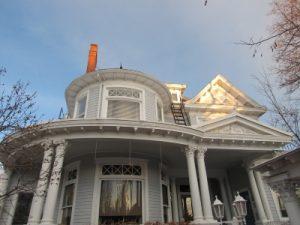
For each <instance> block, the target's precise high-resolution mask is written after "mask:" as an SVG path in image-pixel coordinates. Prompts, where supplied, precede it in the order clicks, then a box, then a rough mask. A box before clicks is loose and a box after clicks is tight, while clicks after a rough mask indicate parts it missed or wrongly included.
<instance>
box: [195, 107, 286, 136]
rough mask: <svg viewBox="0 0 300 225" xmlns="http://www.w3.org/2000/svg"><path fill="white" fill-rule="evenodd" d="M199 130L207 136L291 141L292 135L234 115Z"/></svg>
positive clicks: (204, 125) (200, 127)
mask: <svg viewBox="0 0 300 225" xmlns="http://www.w3.org/2000/svg"><path fill="white" fill-rule="evenodd" d="M197 129H199V130H201V131H203V132H205V133H206V134H216V135H217V134H222V135H226V136H236V135H238V136H243V135H244V136H245V137H250V136H251V137H254V136H256V137H260V138H261V137H267V136H268V137H274V138H278V139H284V140H290V139H291V134H289V133H287V132H284V131H281V130H278V129H276V128H274V127H270V126H268V125H265V124H263V123H261V122H260V121H258V120H255V119H252V118H249V117H246V116H243V115H240V114H238V113H233V114H230V115H228V116H225V117H222V118H218V119H216V120H212V121H208V122H206V123H203V124H201V125H200V126H198V127H197Z"/></svg>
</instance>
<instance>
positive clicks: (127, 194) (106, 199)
mask: <svg viewBox="0 0 300 225" xmlns="http://www.w3.org/2000/svg"><path fill="white" fill-rule="evenodd" d="M99 215H100V217H101V216H102V217H103V216H104V217H127V216H131V217H134V216H135V217H140V218H141V216H142V183H141V181H134V180H104V181H102V184H101V198H100V212H99Z"/></svg>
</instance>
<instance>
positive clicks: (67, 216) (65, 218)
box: [61, 207, 72, 225]
mask: <svg viewBox="0 0 300 225" xmlns="http://www.w3.org/2000/svg"><path fill="white" fill-rule="evenodd" d="M71 216H72V207H68V208H64V209H63V213H62V220H61V224H62V225H70V224H71Z"/></svg>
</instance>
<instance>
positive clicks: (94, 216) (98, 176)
mask: <svg viewBox="0 0 300 225" xmlns="http://www.w3.org/2000/svg"><path fill="white" fill-rule="evenodd" d="M124 162H126V163H124ZM108 164H111V165H127V164H128V165H130V164H132V165H137V166H140V167H141V169H142V173H141V175H139V176H135V175H102V167H103V165H108ZM103 180H137V181H141V183H142V223H145V222H146V221H149V215H148V205H149V204H148V202H149V200H148V195H149V187H148V186H149V185H148V167H147V160H143V159H135V158H132V159H131V160H130V161H129V160H128V158H99V159H96V173H95V182H94V192H93V196H94V198H93V203H92V213H91V223H92V224H98V219H99V213H100V212H99V209H100V199H101V185H102V181H103Z"/></svg>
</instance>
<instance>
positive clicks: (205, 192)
mask: <svg viewBox="0 0 300 225" xmlns="http://www.w3.org/2000/svg"><path fill="white" fill-rule="evenodd" d="M197 152H198V154H197V163H198V173H199V182H200V192H201V199H202V205H203V214H204V218H205V220H206V221H208V222H216V220H214V217H213V214H212V208H211V207H212V205H211V200H210V194H209V187H208V181H207V174H206V166H205V159H204V157H205V153H206V152H207V148H206V147H204V146H198V148H197Z"/></svg>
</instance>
